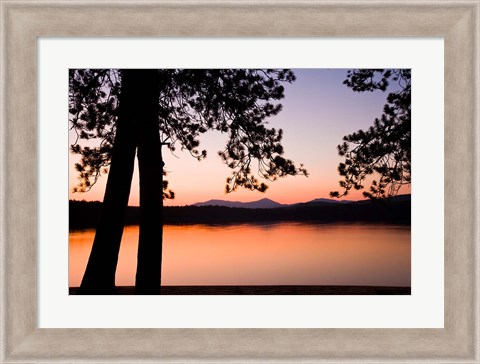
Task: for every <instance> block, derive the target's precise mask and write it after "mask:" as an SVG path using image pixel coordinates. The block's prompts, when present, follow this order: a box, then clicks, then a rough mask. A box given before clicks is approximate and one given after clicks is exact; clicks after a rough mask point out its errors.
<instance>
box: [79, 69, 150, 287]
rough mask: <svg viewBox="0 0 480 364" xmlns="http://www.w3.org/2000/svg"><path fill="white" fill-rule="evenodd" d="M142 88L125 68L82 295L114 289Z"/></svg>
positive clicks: (135, 144)
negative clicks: (111, 149) (110, 156)
mask: <svg viewBox="0 0 480 364" xmlns="http://www.w3.org/2000/svg"><path fill="white" fill-rule="evenodd" d="M142 87H143V85H142V84H141V83H139V82H138V80H137V77H136V71H134V70H122V88H121V95H120V114H119V117H118V120H117V123H116V131H115V141H114V145H113V152H112V159H111V164H110V171H109V175H108V180H107V186H106V188H105V196H104V199H103V204H102V211H101V217H100V221H99V224H98V226H97V230H96V234H95V239H94V242H93V247H92V251H91V253H90V258H89V260H88V264H87V269H86V271H85V274H84V276H83V280H82V284H81V286H80V290H79V293H81V294H110V293H114V292H115V271H116V269H117V262H118V253H119V250H120V242H121V240H122V234H123V228H124V217H125V210H126V208H127V205H128V198H129V195H130V187H131V183H132V176H133V169H134V162H135V149H136V147H137V137H138V125H139V124H138V122H137V120H138V115H137V114H138V111H139V110H138V106H137V105H138V103H139V101H140V100H141V99H142V95H143V90H142Z"/></svg>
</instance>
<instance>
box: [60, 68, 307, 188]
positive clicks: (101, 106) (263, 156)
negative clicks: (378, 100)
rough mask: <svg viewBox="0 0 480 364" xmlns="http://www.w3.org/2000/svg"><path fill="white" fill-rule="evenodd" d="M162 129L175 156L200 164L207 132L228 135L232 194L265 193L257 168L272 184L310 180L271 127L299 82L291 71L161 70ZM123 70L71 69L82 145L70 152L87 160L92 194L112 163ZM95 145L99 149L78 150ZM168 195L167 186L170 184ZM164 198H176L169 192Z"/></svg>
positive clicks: (82, 168)
mask: <svg viewBox="0 0 480 364" xmlns="http://www.w3.org/2000/svg"><path fill="white" fill-rule="evenodd" d="M158 73H159V77H158V79H159V83H160V85H159V89H160V97H159V100H158V102H159V114H158V121H159V129H160V135H161V142H162V143H163V144H164V145H166V146H167V148H168V149H170V150H171V151H172V152H173V151H174V150H175V149H176V148H180V149H182V150H187V151H189V152H190V154H191V155H192V156H193V157H195V158H197V159H198V160H201V159H203V158H205V157H206V154H207V153H206V151H205V150H201V149H200V139H199V137H200V135H201V134H203V133H205V132H207V131H208V130H218V131H220V132H222V133H227V134H228V140H227V143H226V145H225V147H224V148H223V150H221V151H219V153H218V154H219V155H220V157H221V158H222V160H223V161H224V163H225V164H226V165H227V166H228V167H229V168H230V169H231V170H232V175H231V176H230V177H229V178H227V184H226V188H225V189H226V192H231V191H234V190H236V189H237V188H238V187H240V186H241V187H244V188H247V189H250V190H258V191H262V192H263V191H265V190H266V189H267V185H266V184H265V183H264V182H260V181H259V180H258V179H257V178H256V177H255V173H254V170H253V168H255V169H257V172H258V174H259V175H260V176H261V177H263V178H264V179H266V180H268V181H274V180H276V179H277V178H279V177H284V176H287V175H297V174H302V175H307V171H306V170H305V168H304V167H303V165H299V166H296V165H295V164H294V162H293V161H291V160H289V159H287V158H285V157H284V156H283V154H284V150H283V147H282V144H281V140H282V134H283V132H282V130H281V129H278V130H277V129H275V128H268V127H267V123H266V120H267V118H269V117H271V116H274V115H276V114H278V113H279V112H280V111H281V109H282V105H281V104H280V103H278V102H276V101H278V100H281V99H282V98H283V97H284V86H283V85H282V84H285V83H291V82H294V81H295V75H294V74H293V72H292V71H291V70H288V69H265V70H261V69H210V70H197V69H159V70H158ZM121 83H122V71H121V70H115V69H75V70H70V85H69V86H70V93H69V112H70V122H71V129H73V130H74V131H75V133H76V135H77V140H76V141H75V142H74V143H73V144H72V145H71V151H72V152H73V153H74V154H77V155H79V156H80V161H79V162H78V163H76V165H75V168H76V170H77V171H78V172H79V184H78V186H77V187H76V188H75V191H79V192H83V191H88V190H89V189H90V188H91V187H92V186H93V185H94V184H95V183H96V182H97V180H98V178H99V177H100V176H101V175H102V174H105V173H108V167H109V164H110V161H111V155H112V149H113V144H114V140H115V130H116V127H115V124H116V120H117V118H118V115H119V110H120V108H121V107H122V105H121V103H120V100H121V98H120V93H121V89H122V88H121ZM80 139H84V140H88V139H96V140H97V141H98V143H96V144H97V145H95V146H91V145H85V146H82V145H81V144H80V143H79V140H80ZM164 188H166V184H165V182H164ZM164 197H173V194H172V193H171V191H165V193H164Z"/></svg>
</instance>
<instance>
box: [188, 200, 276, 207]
mask: <svg viewBox="0 0 480 364" xmlns="http://www.w3.org/2000/svg"><path fill="white" fill-rule="evenodd" d="M192 206H222V207H236V208H244V209H273V208H276V207H283V206H285V205H282V204H281V203H278V202H275V201H273V200H270V199H268V198H262V199H261V200H258V201H251V202H240V201H226V200H208V201H205V202H197V203H194V204H193V205H192Z"/></svg>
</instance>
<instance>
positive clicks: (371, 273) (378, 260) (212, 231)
mask: <svg viewBox="0 0 480 364" xmlns="http://www.w3.org/2000/svg"><path fill="white" fill-rule="evenodd" d="M94 236H95V230H93V229H92V230H81V231H72V232H70V243H69V248H70V250H69V264H70V266H69V270H70V272H69V273H70V277H69V283H70V286H71V287H75V286H79V285H80V282H81V279H82V276H83V273H84V271H85V266H86V263H87V261H88V256H89V254H90V250H91V247H92V243H93V238H94ZM137 245H138V226H129V227H126V228H125V231H124V233H123V240H122V246H121V249H120V257H119V263H118V268H117V276H116V284H117V285H119V286H132V285H134V284H135V269H136V257H137ZM162 284H164V285H370V286H410V227H400V226H388V225H387V226H386V225H317V224H302V223H281V224H272V225H250V224H245V225H230V226H207V225H188V226H172V225H169V226H165V228H164V246H163V267H162Z"/></svg>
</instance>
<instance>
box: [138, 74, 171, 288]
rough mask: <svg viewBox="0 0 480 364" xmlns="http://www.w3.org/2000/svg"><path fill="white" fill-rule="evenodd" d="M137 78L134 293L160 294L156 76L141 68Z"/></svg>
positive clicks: (160, 192) (160, 188)
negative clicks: (140, 98) (139, 92)
mask: <svg viewBox="0 0 480 364" xmlns="http://www.w3.org/2000/svg"><path fill="white" fill-rule="evenodd" d="M140 77H141V79H142V82H143V88H144V90H145V97H144V100H143V103H142V108H141V109H142V117H141V119H139V120H141V122H140V126H139V136H138V169H139V177H140V235H139V241H138V256H137V275H136V282H135V291H136V293H137V294H159V293H160V284H161V283H160V280H161V264H162V231H163V221H162V209H163V165H164V164H163V160H162V154H161V152H162V150H161V149H162V145H161V141H160V135H159V124H158V107H159V106H158V102H159V82H158V77H159V76H158V71H157V70H143V71H142V72H141V76H140Z"/></svg>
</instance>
